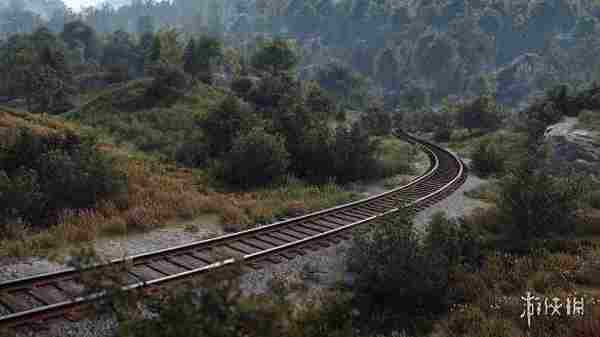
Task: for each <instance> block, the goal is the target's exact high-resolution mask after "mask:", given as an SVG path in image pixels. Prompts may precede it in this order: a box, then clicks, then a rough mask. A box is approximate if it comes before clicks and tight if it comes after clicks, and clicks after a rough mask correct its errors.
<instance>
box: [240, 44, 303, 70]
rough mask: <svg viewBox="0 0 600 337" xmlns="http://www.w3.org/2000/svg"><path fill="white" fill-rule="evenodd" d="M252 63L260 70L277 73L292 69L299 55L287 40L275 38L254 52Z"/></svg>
mask: <svg viewBox="0 0 600 337" xmlns="http://www.w3.org/2000/svg"><path fill="white" fill-rule="evenodd" d="M251 63H252V66H253V67H254V68H256V69H258V70H260V71H265V72H269V73H272V74H276V73H279V72H287V71H290V70H291V69H292V68H293V67H294V66H296V64H297V63H298V57H297V56H296V54H295V53H294V51H293V49H292V47H291V46H290V44H289V43H288V42H287V41H285V40H283V39H275V40H273V41H272V42H268V43H266V44H265V45H264V46H263V47H262V48H261V49H260V50H259V51H258V52H257V53H256V54H254V55H253V56H252V61H251Z"/></svg>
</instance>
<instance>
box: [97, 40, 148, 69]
mask: <svg viewBox="0 0 600 337" xmlns="http://www.w3.org/2000/svg"><path fill="white" fill-rule="evenodd" d="M138 57H139V56H138V53H137V50H136V46H135V44H134V42H133V41H132V39H131V35H129V33H127V32H126V31H124V30H117V31H116V32H114V33H113V34H111V36H110V37H109V40H108V43H107V44H106V45H105V47H104V50H103V53H102V58H101V64H102V65H103V66H105V67H107V68H114V69H115V68H116V69H120V71H122V72H124V74H125V75H126V76H129V75H130V73H131V72H130V69H131V65H132V64H135V63H136V61H137V59H138Z"/></svg>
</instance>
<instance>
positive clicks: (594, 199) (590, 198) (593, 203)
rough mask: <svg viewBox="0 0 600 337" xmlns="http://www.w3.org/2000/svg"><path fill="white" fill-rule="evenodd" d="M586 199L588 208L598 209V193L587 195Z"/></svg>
mask: <svg viewBox="0 0 600 337" xmlns="http://www.w3.org/2000/svg"><path fill="white" fill-rule="evenodd" d="M586 199H587V203H588V205H589V206H590V207H592V208H596V209H600V191H594V192H591V193H589V194H588V195H587V197H586Z"/></svg>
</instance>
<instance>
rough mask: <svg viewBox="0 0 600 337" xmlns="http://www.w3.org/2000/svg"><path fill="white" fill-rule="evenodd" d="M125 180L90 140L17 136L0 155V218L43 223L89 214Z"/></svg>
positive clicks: (120, 189)
mask: <svg viewBox="0 0 600 337" xmlns="http://www.w3.org/2000/svg"><path fill="white" fill-rule="evenodd" d="M125 179H126V178H125V176H124V174H123V173H121V172H119V171H117V170H116V169H115V167H114V162H113V159H111V158H109V157H107V156H106V155H104V154H102V153H100V152H99V151H98V150H97V149H95V147H94V140H93V139H87V138H86V139H80V138H79V137H77V136H75V135H74V134H67V135H66V136H65V137H61V136H56V135H50V136H37V135H34V134H32V133H31V132H30V131H28V130H20V132H19V133H18V135H17V137H16V141H15V142H14V143H13V144H12V145H9V146H6V147H3V148H2V149H1V151H0V185H1V188H0V190H1V191H2V193H0V215H1V216H2V218H3V220H6V219H9V218H23V219H24V220H26V221H28V222H32V223H36V224H38V223H48V222H49V221H52V220H55V219H56V216H57V215H58V214H59V213H60V211H61V210H63V209H69V208H75V209H77V208H91V207H94V206H95V205H96V203H97V202H98V201H100V200H102V199H104V198H108V197H111V196H114V195H116V194H119V193H121V192H123V190H124V188H125V186H126V184H125Z"/></svg>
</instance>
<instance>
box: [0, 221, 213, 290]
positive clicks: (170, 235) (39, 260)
mask: <svg viewBox="0 0 600 337" xmlns="http://www.w3.org/2000/svg"><path fill="white" fill-rule="evenodd" d="M185 227H186V226H185V225H180V226H173V227H165V228H160V229H157V230H154V231H151V232H146V233H135V234H132V235H128V236H123V237H118V238H101V239H98V240H97V241H96V242H95V243H94V248H95V250H96V252H97V253H98V255H100V257H101V258H103V259H115V258H119V257H123V256H127V255H134V254H140V253H143V252H147V251H152V250H157V249H163V248H168V247H173V246H176V245H182V244H186V243H190V242H193V241H197V240H201V239H205V238H208V237H213V236H216V235H218V234H222V232H221V230H220V228H219V226H217V225H215V224H214V223H213V224H210V223H196V224H195V228H196V230H195V231H189V230H186V228H185ZM68 260H69V257H68V256H67V257H66V258H65V261H68ZM66 267H67V266H66V265H65V264H63V263H58V262H54V261H50V260H49V259H48V258H45V257H23V258H13V257H7V258H3V259H0V282H1V281H6V280H11V279H16V278H21V277H27V276H31V275H36V274H42V273H49V272H52V271H57V270H60V269H64V268H66Z"/></svg>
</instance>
